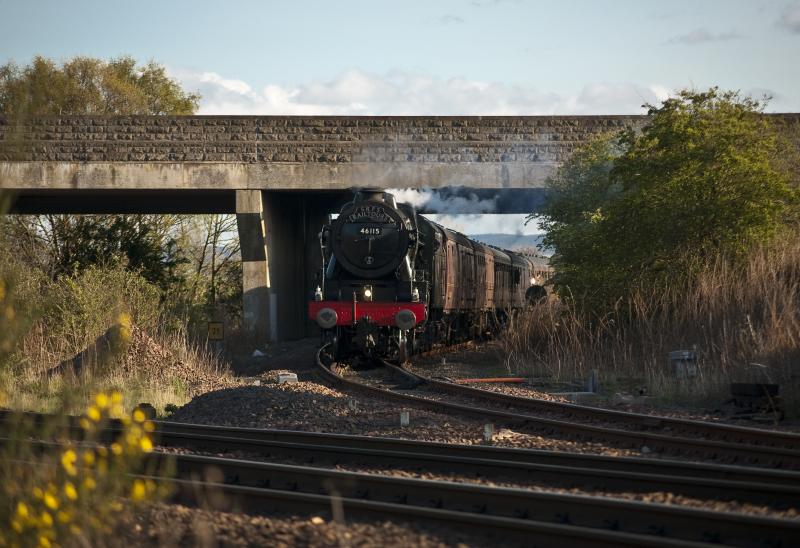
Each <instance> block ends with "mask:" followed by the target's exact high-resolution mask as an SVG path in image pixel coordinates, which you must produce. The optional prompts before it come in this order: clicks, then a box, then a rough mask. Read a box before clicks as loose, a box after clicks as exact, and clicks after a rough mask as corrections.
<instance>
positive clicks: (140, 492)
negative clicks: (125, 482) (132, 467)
mask: <svg viewBox="0 0 800 548" xmlns="http://www.w3.org/2000/svg"><path fill="white" fill-rule="evenodd" d="M145 496H147V488H146V487H145V484H144V482H143V481H142V480H140V479H137V480H134V482H133V487H132V488H131V499H133V500H134V501H140V500H144V498H145Z"/></svg>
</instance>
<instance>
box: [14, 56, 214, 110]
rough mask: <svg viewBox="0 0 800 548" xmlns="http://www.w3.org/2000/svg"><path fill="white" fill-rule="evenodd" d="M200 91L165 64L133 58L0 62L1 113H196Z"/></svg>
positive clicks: (40, 58) (39, 58) (37, 59)
mask: <svg viewBox="0 0 800 548" xmlns="http://www.w3.org/2000/svg"><path fill="white" fill-rule="evenodd" d="M199 100H200V96H199V95H197V94H194V93H187V92H185V91H184V90H183V89H182V88H181V87H180V84H178V83H177V82H176V81H175V80H173V79H171V78H169V77H168V76H167V74H166V71H165V69H164V67H163V66H161V65H159V64H157V63H155V62H154V61H150V62H149V63H147V64H145V65H144V66H137V65H136V61H135V60H134V59H133V58H131V57H120V58H119V59H112V60H110V61H103V60H101V59H96V58H92V57H75V58H73V59H70V60H69V61H66V62H64V63H62V64H61V65H57V64H56V63H55V62H53V61H52V60H50V59H45V58H43V57H35V58H34V59H33V61H32V62H31V64H30V65H27V66H24V67H21V66H19V65H17V64H15V63H13V62H11V63H7V64H5V65H2V66H0V115H4V116H9V117H22V116H26V115H31V116H37V115H48V114H60V115H68V114H154V115H161V114H164V115H167V114H193V113H194V112H195V111H196V110H197V106H198V102H199Z"/></svg>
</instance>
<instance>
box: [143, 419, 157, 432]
mask: <svg viewBox="0 0 800 548" xmlns="http://www.w3.org/2000/svg"><path fill="white" fill-rule="evenodd" d="M142 428H144V431H145V432H154V431H155V429H156V425H155V424H153V422H152V421H147V422H145V423H144V424H143V425H142Z"/></svg>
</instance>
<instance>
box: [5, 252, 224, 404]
mask: <svg viewBox="0 0 800 548" xmlns="http://www.w3.org/2000/svg"><path fill="white" fill-rule="evenodd" d="M0 279H2V280H4V282H3V283H4V290H3V293H4V296H3V298H0V309H2V310H3V311H4V314H3V318H2V320H3V321H2V322H1V323H2V325H0V327H2V328H3V329H4V331H6V333H9V334H12V336H11V337H7V338H6V340H4V341H2V342H3V344H4V345H5V350H4V351H3V352H0V365H1V366H2V368H1V369H0V394H2V396H3V400H4V401H2V402H0V403H2V405H4V406H7V407H11V408H15V409H27V410H40V411H56V410H66V411H68V412H77V411H80V410H82V409H84V408H85V405H86V403H87V402H88V401H91V397H92V394H94V393H96V392H98V391H103V390H112V389H113V390H119V391H121V392H122V393H124V394H125V399H126V402H127V404H128V406H129V407H132V406H134V405H136V404H137V403H140V402H147V403H150V404H151V405H153V406H154V407H156V409H157V410H158V411H159V412H162V411H163V410H164V408H165V407H166V406H168V405H170V404H172V405H182V404H183V403H185V402H187V401H188V400H189V399H191V397H192V396H193V395H195V394H196V393H198V392H199V391H201V390H203V389H207V388H208V387H210V386H215V385H220V384H221V385H224V384H227V383H229V382H231V376H230V373H229V372H228V370H227V368H226V365H225V364H224V363H223V362H222V361H221V360H219V359H218V358H217V357H216V356H215V355H214V354H213V352H211V351H210V349H208V348H207V347H206V346H204V345H202V344H196V343H192V342H190V341H189V340H188V338H187V337H186V336H184V335H183V334H182V333H181V332H176V331H175V330H174V328H173V329H172V330H167V329H165V328H164V325H165V324H166V323H167V320H168V319H166V318H164V317H163V315H162V309H163V308H164V306H163V302H162V297H161V295H160V294H159V291H158V289H157V288H156V287H155V286H153V285H152V284H149V283H147V281H145V280H144V279H143V278H141V277H140V276H138V275H136V274H133V273H131V272H127V271H125V270H124V269H122V268H90V269H88V270H86V271H84V272H83V273H81V274H77V275H75V276H71V277H62V278H61V279H59V280H58V281H56V282H53V281H51V280H49V279H48V278H46V277H45V276H43V275H41V274H39V273H37V272H36V271H35V270H33V269H30V268H28V267H26V266H25V265H22V264H20V263H15V262H14V261H13V260H10V259H8V258H7V257H6V260H4V261H2V264H0ZM172 323H173V324H174V322H172ZM76 358H77V359H76Z"/></svg>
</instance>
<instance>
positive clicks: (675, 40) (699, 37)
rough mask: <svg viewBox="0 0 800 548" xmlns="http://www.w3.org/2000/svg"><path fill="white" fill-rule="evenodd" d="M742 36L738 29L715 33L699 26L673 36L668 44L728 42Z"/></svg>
mask: <svg viewBox="0 0 800 548" xmlns="http://www.w3.org/2000/svg"><path fill="white" fill-rule="evenodd" d="M739 38H742V35H740V34H739V33H738V32H736V31H728V32H720V33H714V32H711V31H710V30H708V29H707V28H705V27H701V28H697V29H694V30H692V31H689V32H687V33H686V34H680V35H678V36H673V37H672V38H670V39H669V40H667V42H666V43H667V44H682V45H684V46H696V45H697V44H704V43H707V42H726V41H728V40H738V39H739Z"/></svg>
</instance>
